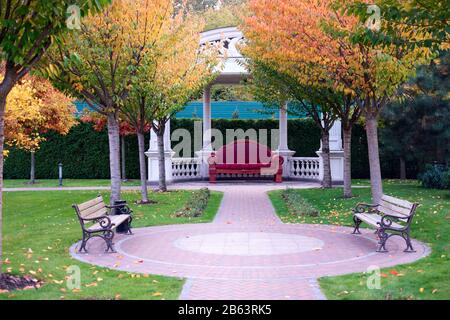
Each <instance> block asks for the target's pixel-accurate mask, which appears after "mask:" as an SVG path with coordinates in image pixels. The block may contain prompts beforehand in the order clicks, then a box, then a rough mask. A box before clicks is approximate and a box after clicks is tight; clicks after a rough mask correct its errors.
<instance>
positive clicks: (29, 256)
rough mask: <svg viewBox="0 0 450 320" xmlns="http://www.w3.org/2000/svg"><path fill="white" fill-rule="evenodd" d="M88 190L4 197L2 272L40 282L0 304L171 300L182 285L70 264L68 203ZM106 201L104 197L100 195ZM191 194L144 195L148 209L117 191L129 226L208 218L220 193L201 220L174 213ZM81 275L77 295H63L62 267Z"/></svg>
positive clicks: (87, 195) (72, 238)
mask: <svg viewBox="0 0 450 320" xmlns="http://www.w3.org/2000/svg"><path fill="white" fill-rule="evenodd" d="M97 194H98V192H93V191H46V192H5V194H4V203H5V207H4V221H3V223H4V235H3V240H4V255H3V258H4V259H5V261H6V263H5V264H4V265H3V271H6V272H11V273H13V274H18V275H25V274H28V275H32V276H34V277H36V278H38V279H41V280H43V281H44V285H43V286H42V287H41V288H40V289H38V290H35V289H32V290H23V291H14V292H10V293H3V294H0V299H176V298H178V296H179V294H180V292H181V288H182V286H183V283H184V280H183V279H180V278H170V277H162V276H154V275H139V274H131V273H126V272H119V271H113V270H110V269H106V268H101V267H96V266H92V265H88V264H84V263H81V262H79V261H77V260H74V259H72V258H71V257H70V255H69V247H70V246H71V245H72V244H73V243H74V242H76V241H77V240H79V239H80V237H81V231H80V226H79V223H78V221H77V219H76V216H75V213H74V211H73V209H72V208H71V205H72V203H80V202H84V201H86V200H89V199H91V198H93V197H95V196H96V195H97ZM102 194H103V196H104V197H105V200H108V198H109V197H108V195H107V193H106V192H104V193H102ZM190 195H191V191H172V192H168V193H164V194H162V193H150V198H151V199H152V200H155V201H157V203H156V204H153V205H135V204H134V203H133V201H134V200H137V199H138V198H139V194H138V193H137V192H135V191H132V192H127V191H125V192H123V198H124V199H126V200H128V202H129V204H131V207H132V209H133V210H134V221H133V226H134V227H144V226H152V225H163V224H176V223H198V222H208V221H211V220H212V219H213V217H214V216H215V213H216V212H217V210H218V207H219V204H220V201H221V198H222V194H221V193H218V192H211V198H210V201H209V203H208V206H207V208H206V210H205V212H204V215H203V216H201V217H199V218H177V217H175V216H174V213H175V212H176V211H178V210H179V209H181V208H182V207H183V206H184V204H185V203H186V201H187V200H188V199H189V197H190ZM71 265H77V266H79V267H80V270H81V284H82V286H81V290H80V291H78V290H74V291H72V290H69V289H68V288H67V285H66V280H65V277H66V276H67V271H66V269H67V267H68V266H71Z"/></svg>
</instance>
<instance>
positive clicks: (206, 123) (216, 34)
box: [146, 27, 344, 183]
mask: <svg viewBox="0 0 450 320" xmlns="http://www.w3.org/2000/svg"><path fill="white" fill-rule="evenodd" d="M243 39H244V37H243V34H242V32H241V31H240V30H239V29H237V28H236V27H227V28H219V29H214V30H210V31H206V32H204V33H202V35H201V40H200V46H202V45H204V44H205V43H208V42H210V43H218V42H222V44H223V46H222V47H223V50H224V52H223V57H222V67H221V69H220V74H219V75H218V77H217V78H216V79H215V80H214V82H212V83H210V84H209V85H208V86H206V87H205V89H204V92H203V119H202V126H203V134H202V149H201V150H199V151H197V152H196V156H195V157H190V158H186V157H183V158H176V157H174V152H173V151H172V148H171V139H170V122H169V123H168V124H167V127H166V132H165V135H164V145H165V148H166V150H165V168H166V179H167V181H168V182H172V181H180V180H201V179H206V178H208V163H207V158H208V156H209V155H210V154H211V152H212V151H213V150H212V146H211V129H212V128H211V87H212V86H213V85H215V84H225V85H237V84H240V83H241V82H242V80H244V79H247V78H248V77H250V74H249V72H248V70H246V68H245V67H244V66H243V64H242V63H240V61H241V60H242V59H244V57H243V56H242V55H241V54H240V52H239V50H238V48H237V46H236V45H237V44H238V43H239V42H240V41H242V40H243ZM225 51H226V52H225ZM286 107H287V104H285V105H284V106H280V109H279V116H278V119H279V145H278V148H277V149H276V152H277V153H278V154H279V155H282V156H283V157H284V159H285V162H284V164H283V176H284V178H288V179H307V180H317V181H322V178H323V165H322V163H323V161H322V156H321V154H322V152H321V150H320V149H319V150H318V151H317V157H294V154H295V152H294V151H292V150H290V149H289V147H288V143H287V141H288V139H287V137H288V132H287V121H288V117H287V112H286ZM305 143H308V141H305ZM330 151H331V174H332V178H333V181H334V182H339V181H342V180H343V171H344V169H343V168H344V161H343V160H344V155H343V149H342V135H341V123H340V122H339V121H336V122H335V124H334V126H333V128H332V129H331V131H330ZM146 155H147V157H148V158H149V161H148V180H149V182H151V183H152V182H153V183H155V182H157V181H158V179H159V174H158V172H159V170H158V146H157V138H156V134H155V133H154V132H153V131H151V133H150V147H149V150H148V151H147V152H146Z"/></svg>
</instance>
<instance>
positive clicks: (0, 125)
mask: <svg viewBox="0 0 450 320" xmlns="http://www.w3.org/2000/svg"><path fill="white" fill-rule="evenodd" d="M7 94H8V93H3V92H0V274H1V273H2V265H3V260H2V259H3V143H4V141H5V107H6V96H7Z"/></svg>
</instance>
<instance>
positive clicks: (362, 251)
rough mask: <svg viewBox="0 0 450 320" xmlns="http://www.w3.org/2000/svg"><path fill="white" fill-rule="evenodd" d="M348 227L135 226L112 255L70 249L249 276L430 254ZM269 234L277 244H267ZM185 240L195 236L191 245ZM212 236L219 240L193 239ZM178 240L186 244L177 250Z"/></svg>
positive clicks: (214, 275)
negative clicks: (379, 247)
mask: <svg viewBox="0 0 450 320" xmlns="http://www.w3.org/2000/svg"><path fill="white" fill-rule="evenodd" d="M351 230H352V229H351V228H346V227H334V226H324V225H273V226H251V225H248V226H233V225H232V224H230V225H216V224H201V225H200V224H196V225H172V226H162V227H150V228H140V229H135V230H134V233H135V234H134V235H133V236H126V235H118V236H117V238H116V240H115V246H116V250H117V253H115V254H105V253H104V250H105V245H104V242H103V241H101V240H99V239H93V240H91V242H90V243H89V245H88V250H89V254H78V253H75V250H76V247H77V246H74V247H72V254H73V256H74V257H75V258H76V259H78V260H81V261H84V262H87V263H91V264H96V265H100V266H104V267H108V268H112V269H118V270H123V271H130V272H139V273H148V274H158V275H166V276H177V277H183V278H190V279H235V280H236V279H246V280H249V279H283V278H289V279H293V278H297V279H300V278H318V277H321V276H326V275H338V274H346V273H352V272H363V271H366V270H367V268H368V267H369V266H373V265H375V266H379V267H388V266H394V265H397V264H402V263H408V262H412V261H415V260H417V259H419V258H421V257H423V256H424V255H426V254H427V252H428V249H427V247H426V246H424V245H423V244H421V243H420V242H418V241H414V242H413V245H414V247H415V249H416V252H415V253H404V252H403V249H404V245H405V244H404V241H403V239H401V238H399V237H394V238H392V240H391V241H389V242H388V246H387V247H388V250H389V253H377V252H375V249H376V242H377V240H376V237H375V235H374V234H373V231H371V230H363V234H362V235H353V234H351ZM223 235H228V236H230V237H231V236H234V237H237V238H238V239H240V240H243V241H241V243H240V244H233V243H231V244H227V243H226V241H222V239H223ZM273 235H276V238H278V241H276V240H275V241H270V239H271V238H273ZM217 236H218V238H217ZM189 239H193V241H192V242H191V243H189ZM197 239H198V240H197ZM213 239H219V240H220V241H215V242H214V241H212V242H209V243H208V242H204V243H201V244H200V243H198V242H199V241H204V240H213ZM244 239H246V240H244ZM280 239H283V241H279V240H280ZM183 242H185V243H187V244H189V245H188V246H185V247H183V246H181V245H180V243H183ZM302 244H305V245H306V248H304V247H303V248H302ZM250 245H251V246H252V247H251V248H250V247H249V246H250ZM268 245H270V248H268V247H267V246H268ZM278 245H285V246H284V247H281V248H277V246H278ZM286 246H288V249H289V250H287V249H286ZM227 250H228V252H226V251H227ZM224 251H225V252H224ZM277 251H278V252H277ZM280 251H281V252H280ZM289 251H290V252H289Z"/></svg>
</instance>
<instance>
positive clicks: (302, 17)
mask: <svg viewBox="0 0 450 320" xmlns="http://www.w3.org/2000/svg"><path fill="white" fill-rule="evenodd" d="M341 2H344V0H342V1H341ZM347 2H348V3H350V2H351V1H350V0H348V1H347ZM334 4H335V1H331V0H328V1H319V0H313V1H307V0H280V1H278V2H277V3H276V4H275V3H273V2H272V1H268V0H262V1H259V0H258V1H257V0H252V1H250V10H251V15H250V16H249V17H248V18H247V19H246V21H245V28H244V30H245V31H246V36H247V37H248V38H249V39H250V41H251V42H252V43H254V44H255V46H256V47H257V48H258V51H257V54H258V55H259V56H260V57H261V59H265V60H269V61H275V62H276V63H277V65H278V66H279V67H280V68H281V69H282V70H284V71H285V72H288V73H293V74H295V75H296V76H297V77H298V78H299V79H302V74H303V72H302V71H303V69H304V67H306V68H310V67H311V66H314V70H315V73H314V79H317V81H318V83H319V84H320V81H327V80H328V81H327V82H328V83H330V82H331V83H332V84H333V90H334V91H337V92H344V93H346V94H348V95H351V96H352V97H353V98H354V100H355V103H356V104H357V106H359V108H360V109H361V112H362V114H363V116H364V118H365V122H366V132H367V141H368V149H369V166H370V176H371V187H372V197H373V200H374V201H375V202H377V201H379V199H380V198H381V195H382V185H381V169H380V160H379V150H378V133H377V121H378V116H379V113H380V111H381V110H382V109H383V107H384V106H385V105H386V103H387V102H388V101H389V99H390V98H391V97H392V96H394V95H395V93H396V90H397V89H398V87H399V85H400V84H402V83H403V82H405V81H406V80H407V79H408V77H409V76H410V75H411V74H413V73H414V71H415V66H416V64H418V63H421V62H423V61H426V59H427V58H429V55H428V51H427V50H426V49H423V48H416V49H412V50H397V47H395V46H379V47H373V46H372V45H370V44H366V43H364V42H357V43H354V42H353V40H354V38H355V35H357V34H358V32H361V30H362V29H363V28H365V26H364V25H362V24H360V23H359V21H358V18H357V17H355V16H351V15H346V14H345V12H341V11H337V10H334V7H333V6H332V5H334ZM287 13H289V14H287ZM299 66H300V68H299ZM301 67H303V68H301ZM310 74H311V73H309V72H308V73H306V75H307V76H310Z"/></svg>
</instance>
